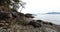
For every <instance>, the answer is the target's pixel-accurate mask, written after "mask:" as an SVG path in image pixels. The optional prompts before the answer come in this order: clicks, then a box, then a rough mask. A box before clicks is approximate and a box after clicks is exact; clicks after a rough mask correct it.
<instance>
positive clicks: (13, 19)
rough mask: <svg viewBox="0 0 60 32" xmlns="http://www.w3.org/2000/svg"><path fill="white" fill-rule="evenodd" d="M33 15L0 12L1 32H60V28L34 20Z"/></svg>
mask: <svg viewBox="0 0 60 32" xmlns="http://www.w3.org/2000/svg"><path fill="white" fill-rule="evenodd" d="M34 18H35V17H34V16H32V14H29V13H28V14H24V13H20V12H5V11H0V32H60V26H59V25H56V24H54V23H51V22H47V21H43V20H34Z"/></svg>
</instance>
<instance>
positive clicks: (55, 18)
mask: <svg viewBox="0 0 60 32" xmlns="http://www.w3.org/2000/svg"><path fill="white" fill-rule="evenodd" d="M36 19H41V20H44V21H49V22H52V23H54V24H58V25H60V14H39V15H37V16H36Z"/></svg>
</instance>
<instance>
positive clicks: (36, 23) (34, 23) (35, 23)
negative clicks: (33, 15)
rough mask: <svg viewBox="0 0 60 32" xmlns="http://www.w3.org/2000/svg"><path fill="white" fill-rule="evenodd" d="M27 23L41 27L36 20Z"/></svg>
mask: <svg viewBox="0 0 60 32" xmlns="http://www.w3.org/2000/svg"><path fill="white" fill-rule="evenodd" d="M29 24H30V25H32V26H34V27H41V24H40V23H38V22H35V21H34V20H33V21H31V22H30V23H29Z"/></svg>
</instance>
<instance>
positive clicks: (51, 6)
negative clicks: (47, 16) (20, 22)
mask: <svg viewBox="0 0 60 32" xmlns="http://www.w3.org/2000/svg"><path fill="white" fill-rule="evenodd" d="M22 1H24V2H26V5H25V9H23V10H22V13H33V14H37V13H47V12H60V0H22Z"/></svg>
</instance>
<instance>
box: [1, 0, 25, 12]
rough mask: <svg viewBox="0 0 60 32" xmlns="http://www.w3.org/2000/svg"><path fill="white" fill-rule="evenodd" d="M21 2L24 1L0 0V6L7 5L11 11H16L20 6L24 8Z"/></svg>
mask: <svg viewBox="0 0 60 32" xmlns="http://www.w3.org/2000/svg"><path fill="white" fill-rule="evenodd" d="M23 3H25V2H23V1H21V0H0V6H5V7H8V8H10V9H11V10H13V11H17V10H18V9H19V7H21V6H22V7H23V8H24V6H23V5H24V4H23ZM11 7H12V8H11Z"/></svg>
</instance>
